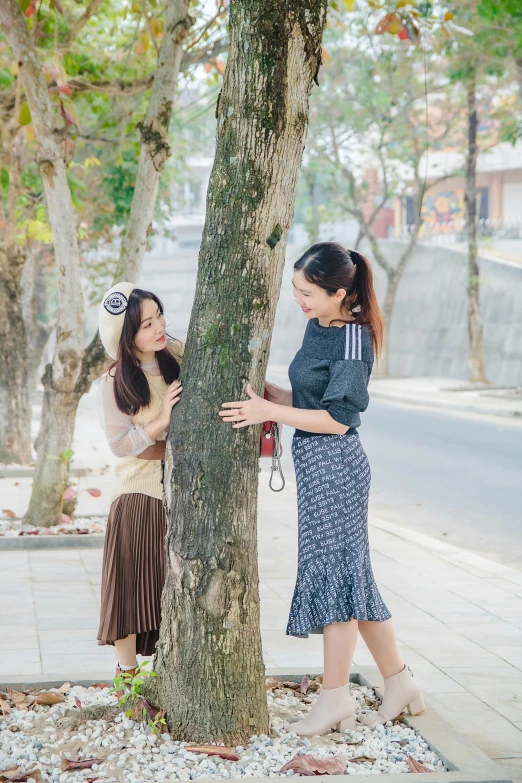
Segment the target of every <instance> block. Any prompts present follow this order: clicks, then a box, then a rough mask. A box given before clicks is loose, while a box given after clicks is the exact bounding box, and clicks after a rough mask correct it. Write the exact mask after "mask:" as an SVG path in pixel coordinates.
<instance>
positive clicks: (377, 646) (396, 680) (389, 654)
mask: <svg viewBox="0 0 522 783" xmlns="http://www.w3.org/2000/svg"><path fill="white" fill-rule="evenodd" d="M359 630H360V632H361V636H362V638H363V639H364V641H365V642H366V645H367V647H368V649H369V650H370V652H371V654H372V656H373V659H374V661H375V663H376V664H377V666H378V667H379V671H380V673H381V674H382V677H383V680H384V695H383V700H382V704H381V706H380V707H379V710H378V712H370V713H368V714H367V715H366V716H365V717H364V718H363V723H365V724H366V725H367V726H371V725H372V724H373V723H386V722H387V721H389V720H394V719H395V718H396V717H397V716H398V715H400V714H401V712H404V710H406V709H408V710H409V712H410V713H411V714H412V715H420V713H421V712H424V700H423V698H422V692H421V689H420V686H419V684H418V682H417V681H416V680H415V677H414V676H413V674H412V672H411V670H410V669H409V668H408V667H407V666H405V665H404V663H403V660H402V658H401V654H400V652H399V648H398V645H397V637H396V636H395V628H394V627H393V623H392V621H391V620H384V621H383V622H374V621H370V620H359Z"/></svg>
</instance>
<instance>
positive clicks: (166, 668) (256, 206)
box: [155, 0, 326, 742]
mask: <svg viewBox="0 0 522 783" xmlns="http://www.w3.org/2000/svg"><path fill="white" fill-rule="evenodd" d="M325 11H326V2H323V0H307V1H306V2H303V0H286V2H284V3H281V2H279V0H263V1H262V2H261V1H260V0H233V1H232V3H231V6H230V23H229V24H230V27H229V32H230V48H229V54H228V60H227V67H226V72H225V76H224V81H223V88H222V91H221V94H220V98H219V101H218V105H217V120H218V126H217V141H216V156H215V161H214V167H213V170H212V175H211V180H210V185H209V191H208V198H207V216H206V222H205V229H204V233H203V241H202V245H201V251H200V256H199V268H198V279H197V287H196V296H195V302H194V307H193V310H192V316H191V321H190V328H189V335H188V340H187V346H186V351H185V357H184V360H183V366H182V379H183V384H184V401H182V402H181V403H180V405H179V406H177V409H176V413H175V415H174V416H173V420H172V426H171V430H170V433H169V440H168V447H167V455H166V471H165V493H166V506H167V514H168V533H167V579H166V585H165V589H164V593H163V604H162V617H163V621H162V627H161V632H160V640H159V645H158V652H157V656H156V663H155V667H156V671H157V672H158V674H159V675H160V676H159V682H158V687H159V699H160V702H161V703H162V705H163V706H164V707H165V708H166V711H167V718H168V723H169V727H170V729H171V731H172V732H173V733H174V734H175V735H176V736H177V737H179V738H180V739H189V738H190V739H191V740H196V741H197V740H225V741H226V742H235V741H241V740H244V739H245V738H246V737H248V736H250V735H252V733H256V732H257V733H259V732H267V730H268V723H267V703H266V689H265V684H264V677H263V674H264V668H263V660H262V653H261V639H260V631H259V594H258V571H257V547H256V505H257V504H256V501H257V482H258V455H259V436H260V432H259V428H258V427H254V428H246V429H242V430H239V431H236V430H233V429H232V428H229V427H226V426H224V425H223V423H222V421H221V420H220V419H219V417H218V415H217V413H218V410H219V409H220V405H221V403H222V402H223V401H224V400H227V399H228V400H230V399H235V398H237V396H238V395H243V394H244V386H245V383H246V381H247V380H249V381H251V382H252V384H253V386H254V388H255V389H256V390H257V391H258V392H262V388H263V379H264V377H265V370H266V364H267V358H268V351H269V347H270V338H271V334H272V328H273V324H274V316H275V307H276V303H277V299H278V294H279V289H280V284H281V278H282V272H283V265H284V256H285V248H286V241H287V237H288V232H289V230H290V226H291V223H292V214H293V203H294V194H295V187H296V181H297V174H298V171H299V167H300V163H301V156H302V151H303V144H304V140H305V137H306V129H307V119H308V96H309V93H310V89H311V87H312V82H313V80H314V78H315V77H316V76H317V72H318V70H319V65H320V60H321V36H322V30H323V25H324V21H325V16H326V14H325ZM196 705H197V708H196Z"/></svg>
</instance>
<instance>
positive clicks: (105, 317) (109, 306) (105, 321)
mask: <svg viewBox="0 0 522 783" xmlns="http://www.w3.org/2000/svg"><path fill="white" fill-rule="evenodd" d="M135 288H138V286H137V285H136V284H135V283H116V285H113V286H112V288H109V290H108V291H107V292H106V293H105V295H104V297H103V299H102V303H101V305H100V312H99V315H98V329H99V331H100V339H101V341H102V343H103V347H104V348H105V350H106V351H107V353H108V354H109V356H110V357H111V359H117V358H118V346H119V344H120V337H121V332H122V329H123V322H124V320H125V313H126V311H127V306H128V304H129V296H130V295H131V293H132V291H134V289H135Z"/></svg>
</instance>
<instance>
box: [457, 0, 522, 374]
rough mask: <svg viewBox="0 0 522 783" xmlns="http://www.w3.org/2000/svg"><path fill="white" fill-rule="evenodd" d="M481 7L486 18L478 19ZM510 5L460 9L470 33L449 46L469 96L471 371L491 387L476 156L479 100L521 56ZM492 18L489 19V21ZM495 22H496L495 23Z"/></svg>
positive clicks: (520, 27) (520, 36)
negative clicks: (495, 9)
mask: <svg viewBox="0 0 522 783" xmlns="http://www.w3.org/2000/svg"><path fill="white" fill-rule="evenodd" d="M479 8H482V9H483V13H482V14H479V13H478V10H479ZM510 8H513V10H514V6H511V4H510V3H509V2H503V3H500V4H499V7H498V14H497V12H493V11H491V12H490V13H489V14H486V13H484V6H483V4H481V3H479V2H478V1H477V0H468V1H467V2H466V3H463V4H461V5H460V6H459V19H461V20H462V24H464V25H465V26H466V27H465V30H467V33H468V34H464V35H463V34H461V35H459V36H457V37H455V38H454V39H453V40H451V41H450V42H449V44H448V45H447V46H446V47H445V48H446V52H447V55H448V57H449V63H448V76H449V77H450V79H451V80H452V81H453V82H456V83H458V84H460V85H461V86H462V88H463V89H464V91H465V94H466V104H467V110H466V124H467V148H466V190H465V205H466V232H467V239H468V278H467V304H468V367H469V380H470V381H471V382H472V383H479V384H483V383H487V381H488V379H487V372H486V365H485V358H484V334H483V327H482V317H481V312H480V267H479V263H478V219H477V215H478V211H477V155H478V152H479V139H478V128H479V101H480V99H481V96H483V94H484V91H486V92H488V91H489V90H490V88H491V82H492V80H493V79H495V78H498V77H499V76H503V77H504V78H505V76H506V75H507V74H508V73H509V70H510V68H513V65H516V63H517V62H518V59H519V58H520V57H521V52H522V50H521V48H520V46H521V41H522V16H521V14H518V15H517V14H516V13H515V14H514V15H512V14H511V13H509V12H508V10H509V9H510ZM488 17H489V19H488ZM492 19H495V20H496V21H495V23H493V24H492Z"/></svg>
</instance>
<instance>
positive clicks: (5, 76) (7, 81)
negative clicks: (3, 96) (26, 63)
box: [0, 68, 13, 87]
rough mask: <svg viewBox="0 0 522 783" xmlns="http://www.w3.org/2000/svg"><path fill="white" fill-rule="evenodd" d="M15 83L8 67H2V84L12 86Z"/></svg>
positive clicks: (0, 74)
mask: <svg viewBox="0 0 522 783" xmlns="http://www.w3.org/2000/svg"><path fill="white" fill-rule="evenodd" d="M12 83H13V77H12V75H11V73H10V72H9V71H8V70H7V69H6V68H0V86H1V87H10V86H11V84H12Z"/></svg>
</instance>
